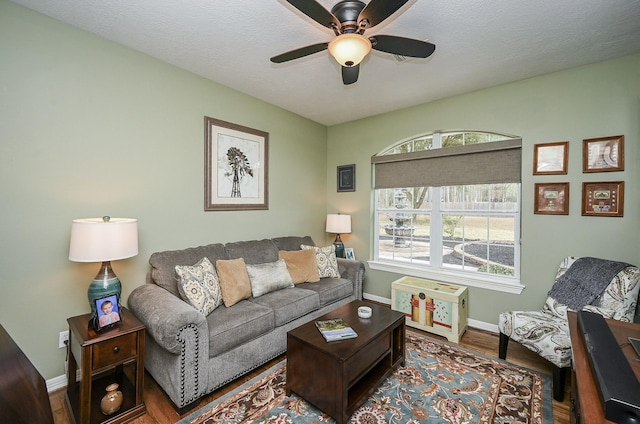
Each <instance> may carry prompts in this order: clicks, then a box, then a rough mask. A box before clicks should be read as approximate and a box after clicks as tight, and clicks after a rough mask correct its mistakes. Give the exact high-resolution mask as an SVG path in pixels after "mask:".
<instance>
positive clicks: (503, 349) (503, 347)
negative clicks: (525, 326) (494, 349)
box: [498, 333, 509, 359]
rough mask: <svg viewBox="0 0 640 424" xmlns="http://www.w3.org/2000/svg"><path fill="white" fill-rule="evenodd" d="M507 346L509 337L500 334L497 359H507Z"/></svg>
mask: <svg viewBox="0 0 640 424" xmlns="http://www.w3.org/2000/svg"><path fill="white" fill-rule="evenodd" d="M508 345H509V336H507V335H506V334H503V333H500V345H499V346H498V358H500V359H506V358H507V346H508Z"/></svg>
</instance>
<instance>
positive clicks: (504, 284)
mask: <svg viewBox="0 0 640 424" xmlns="http://www.w3.org/2000/svg"><path fill="white" fill-rule="evenodd" d="M367 264H368V265H369V268H370V269H373V270H376V271H385V272H392V273H394V274H402V275H408V276H411V277H418V278H426V279H430V280H436V281H441V282H443V283H451V284H458V285H464V286H469V287H478V288H481V289H487V290H495V291H499V292H504V293H512V294H520V293H522V291H523V290H524V288H525V286H524V285H522V283H520V282H519V281H518V282H516V281H513V279H508V280H507V279H505V278H501V277H500V276H497V275H492V276H491V278H479V277H478V276H476V275H475V274H474V275H473V276H471V275H463V273H460V272H447V271H442V270H438V271H436V270H432V269H426V268H424V267H419V266H411V265H408V264H401V263H397V262H391V261H384V260H371V261H367Z"/></svg>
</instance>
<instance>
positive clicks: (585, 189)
mask: <svg viewBox="0 0 640 424" xmlns="http://www.w3.org/2000/svg"><path fill="white" fill-rule="evenodd" d="M582 215H584V216H612V217H621V216H624V181H600V182H584V183H582Z"/></svg>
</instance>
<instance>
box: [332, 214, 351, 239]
mask: <svg viewBox="0 0 640 424" xmlns="http://www.w3.org/2000/svg"><path fill="white" fill-rule="evenodd" d="M326 231H327V233H335V234H347V233H350V232H351V215H341V214H336V213H330V214H328V215H327V228H326Z"/></svg>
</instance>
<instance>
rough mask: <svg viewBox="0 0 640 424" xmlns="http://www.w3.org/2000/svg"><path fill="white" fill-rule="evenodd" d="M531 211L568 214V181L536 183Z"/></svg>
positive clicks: (545, 213)
mask: <svg viewBox="0 0 640 424" xmlns="http://www.w3.org/2000/svg"><path fill="white" fill-rule="evenodd" d="M533 203H534V205H533V213H535V214H543V215H569V183H536V184H535V198H534V202H533Z"/></svg>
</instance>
